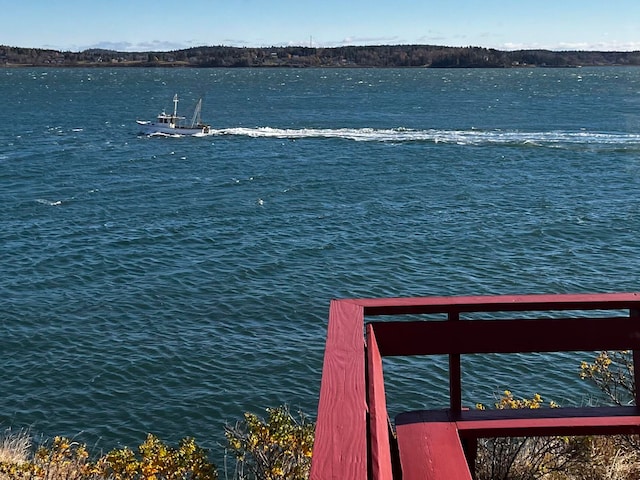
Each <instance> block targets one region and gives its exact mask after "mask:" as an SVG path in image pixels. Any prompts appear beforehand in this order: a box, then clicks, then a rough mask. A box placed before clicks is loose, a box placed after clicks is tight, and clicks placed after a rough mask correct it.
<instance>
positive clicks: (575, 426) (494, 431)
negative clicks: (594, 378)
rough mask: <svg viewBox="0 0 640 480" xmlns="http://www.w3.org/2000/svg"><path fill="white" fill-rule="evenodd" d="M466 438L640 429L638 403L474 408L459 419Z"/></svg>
mask: <svg viewBox="0 0 640 480" xmlns="http://www.w3.org/2000/svg"><path fill="white" fill-rule="evenodd" d="M456 426H457V429H458V431H459V434H460V436H461V437H462V438H467V437H468V438H488V437H522V436H555V435H560V436H563V435H617V434H638V433H640V409H638V408H637V407H635V406H633V407H620V406H616V407H584V408H541V409H513V410H482V411H481V410H470V411H465V412H462V414H461V418H460V419H459V420H458V421H457V422H456Z"/></svg>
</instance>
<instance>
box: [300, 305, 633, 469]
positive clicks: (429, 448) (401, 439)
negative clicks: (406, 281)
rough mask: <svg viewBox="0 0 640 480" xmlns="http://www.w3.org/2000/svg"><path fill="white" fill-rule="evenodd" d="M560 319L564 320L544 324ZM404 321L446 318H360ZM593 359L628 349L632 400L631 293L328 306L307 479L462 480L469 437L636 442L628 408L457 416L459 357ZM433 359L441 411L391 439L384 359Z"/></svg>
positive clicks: (409, 420)
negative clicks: (445, 398) (438, 359)
mask: <svg viewBox="0 0 640 480" xmlns="http://www.w3.org/2000/svg"><path fill="white" fill-rule="evenodd" d="M595 310H598V311H599V312H598V314H597V315H594V313H593V311H595ZM567 311H571V314H570V315H567V314H566V313H565V316H566V317H568V318H549V317H550V312H554V316H558V315H561V313H558V312H567ZM474 312H492V313H493V312H507V314H508V312H526V318H524V319H523V318H520V317H521V316H522V315H523V314H519V315H518V318H517V319H512V318H509V319H502V316H501V317H500V318H501V319H499V320H495V319H491V320H482V319H471V318H468V317H469V315H468V314H473V313H474ZM621 312H623V313H621ZM604 313H606V315H604ZM407 314H410V315H412V316H413V315H421V316H422V315H429V314H446V319H444V320H442V319H435V320H434V319H433V318H431V319H424V320H423V319H422V317H421V318H420V320H409V321H397V320H394V321H370V322H368V323H366V324H365V317H374V316H375V317H380V316H387V315H394V316H397V315H407ZM600 350H633V360H634V367H635V370H634V372H635V373H634V374H635V385H636V391H635V396H636V399H637V398H639V397H638V393H639V392H638V389H639V388H640V381H639V380H640V378H639V376H640V293H608V294H578V295H521V296H515V295H511V296H476V297H427V298H382V299H346V300H333V301H332V302H331V306H330V310H329V324H328V331H327V342H326V350H325V357H324V366H323V373H322V384H321V389H320V401H319V405H318V419H317V424H316V439H315V447H314V454H313V462H312V468H311V478H312V479H313V480H329V479H336V480H338V479H339V480H394V479H399V478H402V479H404V480H412V479H447V480H452V479H471V478H472V471H473V465H474V461H475V447H476V442H477V439H478V438H483V437H509V436H545V435H587V434H604V435H608V434H621V433H626V434H632V433H634V434H635V433H640V409H638V408H637V407H636V406H631V407H607V408H591V407H585V408H560V409H535V410H532V409H523V410H466V409H464V408H463V406H462V400H461V398H462V386H461V366H460V365H461V364H460V356H461V355H465V354H475V353H527V352H563V351H600ZM442 354H446V355H448V356H449V394H450V395H449V397H450V402H449V408H446V409H442V410H431V411H427V410H424V411H417V412H407V413H402V414H400V415H398V416H397V417H396V419H395V431H394V429H393V427H392V425H391V423H390V421H389V418H388V414H387V405H386V398H385V391H384V376H383V367H382V358H383V357H385V356H399V355H442ZM425 396H428V392H425Z"/></svg>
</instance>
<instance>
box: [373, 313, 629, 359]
mask: <svg viewBox="0 0 640 480" xmlns="http://www.w3.org/2000/svg"><path fill="white" fill-rule="evenodd" d="M371 325H372V326H373V329H374V331H375V333H376V336H375V338H376V340H377V343H378V348H379V350H380V354H381V355H382V356H398V355H438V354H450V353H453V354H470V353H519V352H522V353H530V352H564V351H593V350H631V349H640V321H638V320H636V319H634V318H628V317H616V318H568V319H537V320H458V321H412V322H372V323H371Z"/></svg>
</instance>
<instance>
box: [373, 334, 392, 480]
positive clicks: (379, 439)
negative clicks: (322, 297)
mask: <svg viewBox="0 0 640 480" xmlns="http://www.w3.org/2000/svg"><path fill="white" fill-rule="evenodd" d="M367 383H368V386H369V430H370V431H369V445H370V452H371V473H372V477H373V480H392V478H393V471H392V468H391V445H390V443H389V416H388V413H387V402H386V398H385V390H384V375H383V370H382V357H381V356H380V351H379V350H378V344H377V342H376V336H375V333H374V331H373V328H372V327H371V325H368V326H367Z"/></svg>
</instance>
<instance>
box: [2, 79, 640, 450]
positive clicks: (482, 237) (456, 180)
mask: <svg viewBox="0 0 640 480" xmlns="http://www.w3.org/2000/svg"><path fill="white" fill-rule="evenodd" d="M174 93H178V94H179V95H180V96H181V98H182V102H181V103H180V109H181V110H184V113H185V114H187V113H188V109H189V108H190V107H191V105H194V104H195V102H196V100H197V98H198V97H200V96H204V108H203V117H204V119H205V120H207V121H209V122H210V123H211V124H212V129H213V130H212V134H211V135H208V136H203V137H178V138H173V137H147V136H140V135H138V132H137V129H136V124H135V120H136V119H151V118H153V117H154V116H155V115H156V114H157V113H158V112H159V111H160V110H161V109H162V108H171V107H172V104H171V99H172V97H173V94H174ZM0 98H2V99H3V104H4V106H5V113H6V114H7V117H5V122H4V128H3V129H2V131H1V132H0V185H1V189H0V204H1V205H2V209H1V210H0V225H1V229H0V249H1V250H0V251H1V254H2V261H1V262H0V360H1V362H2V367H3V368H2V373H0V391H1V392H2V395H0V426H13V427H31V428H32V429H33V431H35V432H38V433H42V434H43V435H45V436H53V435H57V434H61V435H69V436H76V438H79V439H80V440H82V441H85V442H87V443H89V444H91V445H97V446H98V447H99V448H104V449H108V448H111V447H113V446H117V445H123V444H124V445H137V444H138V443H140V442H141V441H142V440H143V439H144V436H145V434H146V432H154V433H156V434H158V435H159V436H161V438H163V439H167V440H169V441H175V440H177V439H179V438H181V437H183V436H187V435H190V436H195V437H196V438H197V439H198V440H199V441H201V442H202V443H203V444H205V445H206V446H209V447H211V448H213V449H214V450H218V451H220V449H219V447H217V443H219V442H222V428H223V425H224V424H225V422H234V421H235V420H236V419H239V418H240V417H241V415H242V412H244V411H246V410H251V411H257V412H261V411H262V409H263V408H264V407H268V406H276V405H279V404H281V403H288V404H290V405H291V406H292V407H293V408H294V409H295V408H301V409H302V410H304V411H305V412H307V413H309V414H311V415H314V414H315V408H316V405H317V396H318V391H319V382H320V375H321V363H322V355H323V350H324V339H325V332H326V322H327V313H328V306H329V301H330V299H331V298H337V297H380V296H418V295H420V296H422V295H466V294H474V295H475V294H503V293H504V294H506V293H566V292H609V291H636V290H639V288H638V274H637V272H638V270H639V268H638V267H639V266H640V265H639V263H640V261H639V259H640V242H638V239H637V234H638V231H640V197H639V196H638V194H637V192H638V187H639V186H640V114H639V113H638V112H640V108H639V107H640V70H637V69H624V68H602V69H564V70H554V69H530V70H529V69H522V70H417V69H416V70H376V69H373V70H302V71H300V70H222V69H221V70H161V69H158V70H137V69H115V68H114V69H91V70H83V69H77V70H60V69H17V70H12V69H5V70H0ZM585 356H588V355H587V354H585V355H580V354H578V355H577V356H576V355H560V356H549V355H527V356H521V357H520V356H518V357H516V359H515V361H514V359H513V357H509V360H507V361H505V360H504V359H503V358H496V357H473V358H469V359H466V360H465V362H464V366H466V368H465V376H464V381H465V397H466V398H465V401H466V402H469V403H475V402H477V401H483V402H489V403H490V402H491V401H492V399H493V396H494V394H495V392H496V391H499V390H502V389H504V388H511V389H512V390H514V391H516V392H517V393H520V394H522V395H528V394H531V393H533V392H534V391H539V392H541V393H542V394H543V396H546V397H547V398H553V399H554V400H556V401H559V402H561V403H568V402H577V403H582V402H585V401H587V399H588V398H589V396H590V395H591V394H592V393H593V392H592V391H591V390H590V389H589V387H588V386H587V385H585V384H583V383H582V382H581V381H580V380H579V379H578V376H577V373H576V372H577V367H578V364H579V360H580V359H582V358H584V357H585ZM543 368H551V370H552V371H551V373H549V372H544V371H543V370H542V369H543ZM446 375H447V373H446V369H445V363H444V362H443V361H442V359H435V360H424V359H420V360H418V359H394V360H393V361H391V362H389V363H388V370H387V375H386V376H387V379H388V386H387V388H388V393H389V401H390V404H391V411H392V414H393V413H395V412H398V411H401V410H403V409H407V408H420V407H424V406H430V405H437V404H439V403H442V402H443V399H444V398H446V384H444V383H443V379H444V378H445V377H446Z"/></svg>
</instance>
